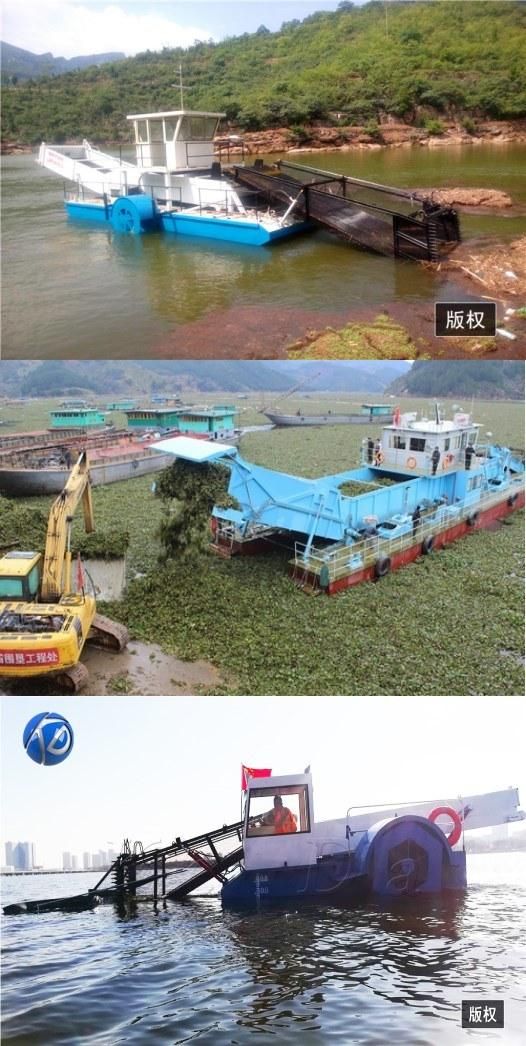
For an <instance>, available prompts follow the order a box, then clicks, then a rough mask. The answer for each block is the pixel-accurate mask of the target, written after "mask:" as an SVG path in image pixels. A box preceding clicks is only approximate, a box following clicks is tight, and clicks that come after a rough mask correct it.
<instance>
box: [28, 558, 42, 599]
mask: <svg viewBox="0 0 526 1046" xmlns="http://www.w3.org/2000/svg"><path fill="white" fill-rule="evenodd" d="M39 582H40V571H39V569H38V565H37V566H34V567H33V569H32V570H31V571H30V572H29V577H28V579H27V586H28V589H29V594H30V596H36V594H37V592H38V586H39Z"/></svg>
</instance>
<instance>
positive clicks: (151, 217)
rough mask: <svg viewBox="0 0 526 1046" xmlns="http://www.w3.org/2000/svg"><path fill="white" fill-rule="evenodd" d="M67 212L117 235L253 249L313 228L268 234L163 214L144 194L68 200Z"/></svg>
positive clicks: (234, 223)
mask: <svg viewBox="0 0 526 1046" xmlns="http://www.w3.org/2000/svg"><path fill="white" fill-rule="evenodd" d="M65 208H66V213H67V215H68V217H69V218H72V219H73V220H74V221H81V222H90V223H94V224H97V225H110V226H111V227H112V228H113V229H115V231H116V232H133V233H139V234H140V233H145V232H157V231H159V230H160V231H162V232H165V233H168V234H169V235H172V236H173V235H177V236H193V237H197V238H200V239H207V240H221V241H223V242H228V243H234V244H246V245H248V246H250V247H264V246H266V245H267V244H272V243H276V242H277V241H278V240H285V239H288V238H289V237H290V236H296V235H297V234H298V233H302V232H307V231H309V230H310V229H311V228H312V226H311V225H310V223H309V222H297V223H296V224H295V225H287V226H284V228H282V229H274V230H273V231H269V230H268V229H265V228H264V226H262V225H260V224H259V222H257V221H254V222H246V221H238V220H236V219H235V218H213V217H208V216H206V215H200V214H185V213H184V212H181V213H174V212H172V213H170V214H161V213H160V212H159V211H157V209H156V207H155V204H154V203H153V201H152V200H151V199H150V197H148V196H145V195H141V194H137V195H134V196H129V197H119V199H118V200H116V201H115V202H114V203H104V202H102V201H101V202H100V203H98V202H94V201H84V200H67V201H66V203H65Z"/></svg>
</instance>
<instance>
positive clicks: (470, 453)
mask: <svg viewBox="0 0 526 1046" xmlns="http://www.w3.org/2000/svg"><path fill="white" fill-rule="evenodd" d="M475 453H476V451H475V448H474V446H473V444H472V443H468V445H467V447H466V450H465V462H466V471H467V472H469V470H470V468H471V459H472V457H473V455H474V454H475Z"/></svg>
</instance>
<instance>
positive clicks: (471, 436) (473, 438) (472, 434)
mask: <svg viewBox="0 0 526 1046" xmlns="http://www.w3.org/2000/svg"><path fill="white" fill-rule="evenodd" d="M476 439H477V433H476V432H470V434H469V440H468V442H469V443H470V444H471V446H473V445H474V443H475V442H476Z"/></svg>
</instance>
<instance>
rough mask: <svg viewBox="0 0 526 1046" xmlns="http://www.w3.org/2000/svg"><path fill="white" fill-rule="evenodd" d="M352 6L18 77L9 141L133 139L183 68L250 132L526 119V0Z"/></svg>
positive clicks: (194, 87) (206, 99)
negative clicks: (432, 114)
mask: <svg viewBox="0 0 526 1046" xmlns="http://www.w3.org/2000/svg"><path fill="white" fill-rule="evenodd" d="M385 14H386V12H385V5H384V4H378V3H368V4H364V5H360V6H353V4H351V3H342V4H340V5H339V7H338V10H337V11H334V12H317V13H316V14H314V15H311V16H309V17H308V18H305V19H304V20H303V21H302V22H298V21H297V20H293V21H292V22H288V23H285V24H284V25H283V26H282V28H281V30H280V31H279V32H275V33H272V32H268V30H266V28H265V27H264V26H261V27H260V29H259V30H258V31H257V32H256V33H253V34H248V33H245V34H243V35H242V36H239V37H231V38H229V39H226V40H223V41H222V42H221V43H217V44H216V43H212V42H207V43H203V42H202V41H199V42H196V43H195V44H194V46H193V47H191V48H189V49H188V50H187V51H183V50H182V49H181V48H176V49H168V48H165V49H164V50H163V51H161V52H158V53H153V52H150V51H147V52H145V53H144V54H140V55H137V56H135V58H130V59H126V60H124V61H120V62H110V63H108V64H106V65H103V66H91V67H90V68H88V69H85V70H79V71H73V72H68V73H66V74H65V75H62V76H53V77H44V78H41V79H38V80H33V81H26V82H19V83H18V84H16V85H9V86H7V87H6V88H5V90H4V92H3V133H4V136H5V137H6V138H14V137H16V138H17V139H19V140H20V141H24V142H30V143H37V142H38V141H40V140H41V139H42V138H44V139H46V140H48V141H56V142H59V141H61V140H62V141H64V140H68V139H72V138H75V139H77V140H80V139H81V138H82V137H88V138H91V139H93V140H95V141H104V140H112V141H125V140H126V139H127V136H128V133H129V129H128V127H127V125H126V121H125V119H124V116H125V114H126V113H129V112H141V111H145V110H146V111H153V110H156V109H171V108H174V104H175V98H174V87H173V80H174V73H173V70H174V68H176V67H177V65H178V64H179V63H180V62H181V63H182V64H183V71H184V80H185V84H186V85H187V91H186V96H185V103H186V105H187V106H188V107H189V108H196V109H217V110H218V111H225V112H227V114H228V118H229V119H230V120H232V121H235V122H236V124H237V125H239V126H241V127H242V128H244V129H247V130H258V129H260V128H263V127H273V126H277V125H279V124H283V125H286V126H292V125H301V124H303V123H305V122H306V121H312V120H324V121H329V120H330V118H331V116H330V114H331V113H333V112H335V111H341V112H344V113H345V114H346V115H348V118H349V122H350V123H357V122H363V121H366V122H367V121H370V120H373V121H378V120H379V119H380V118H381V116H382V115H385V113H390V114H393V115H395V116H399V117H403V118H405V119H409V120H411V119H415V118H416V116H417V113H418V108H419V107H420V106H426V107H427V108H429V109H432V110H434V111H436V112H437V113H445V114H447V115H448V116H451V115H453V114H456V113H459V114H460V115H462V113H463V112H465V111H467V112H468V115H472V114H473V115H474V116H476V117H484V116H486V117H492V118H499V119H507V118H509V119H512V118H516V117H521V116H525V115H526V84H525V78H524V69H525V68H526V54H525V39H526V33H525V32H524V28H525V25H526V10H525V5H524V4H521V3H518V2H509V3H500V2H498V0H473V2H471V3H469V4H467V3H465V2H464V0H450V2H449V0H447V2H446V0H436V2H434V3H426V2H418V0H416V2H414V3H396V4H389V5H388V18H387V24H386V17H385Z"/></svg>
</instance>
